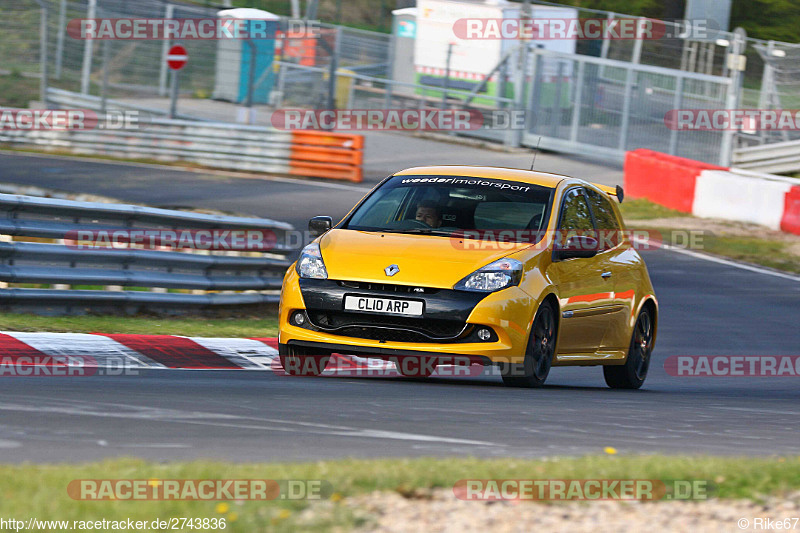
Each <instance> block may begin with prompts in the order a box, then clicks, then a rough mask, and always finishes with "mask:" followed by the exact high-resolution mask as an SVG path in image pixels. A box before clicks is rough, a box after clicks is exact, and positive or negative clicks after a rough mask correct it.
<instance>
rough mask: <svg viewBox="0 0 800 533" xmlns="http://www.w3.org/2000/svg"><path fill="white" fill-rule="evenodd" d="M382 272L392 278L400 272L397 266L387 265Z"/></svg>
mask: <svg viewBox="0 0 800 533" xmlns="http://www.w3.org/2000/svg"><path fill="white" fill-rule="evenodd" d="M383 271H384V272H386V275H387V276H389V277H392V276H394V275H395V274H397V273H398V272H400V267H399V266H397V265H389V266H388V267H386V268H384V269H383Z"/></svg>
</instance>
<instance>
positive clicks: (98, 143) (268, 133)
mask: <svg viewBox="0 0 800 533" xmlns="http://www.w3.org/2000/svg"><path fill="white" fill-rule="evenodd" d="M48 95H52V96H54V97H55V99H51V103H54V104H58V105H59V106H62V107H63V108H66V109H89V110H92V111H98V112H99V110H100V105H101V104H100V99H99V98H97V97H93V96H85V95H80V94H77V93H70V92H68V91H59V90H54V89H51V90H49V91H48ZM106 103H107V107H106V108H107V109H111V108H117V107H120V108H122V109H128V110H136V111H143V112H145V113H147V115H146V116H142V117H140V118H141V121H140V122H139V123H137V124H133V125H125V127H124V128H112V127H109V125H108V124H106V121H104V120H103V115H100V117H99V118H98V127H97V128H94V129H70V130H52V129H51V130H24V129H18V130H0V142H5V143H15V144H23V145H29V146H35V147H43V148H45V149H46V150H65V151H69V152H72V153H75V154H91V155H106V156H112V157H122V158H134V159H156V160H159V161H187V162H190V163H197V164H200V165H204V166H208V167H213V168H220V169H228V170H242V171H249V172H265V173H270V174H285V175H292V176H302V177H310V178H330V179H344V180H349V181H356V182H360V181H361V180H362V179H363V168H362V165H363V149H364V138H363V136H362V135H356V134H346V133H331V132H316V131H299V130H298V131H285V130H279V129H275V128H267V127H262V126H247V125H243V124H230V123H224V122H211V121H197V120H172V119H167V118H160V117H153V114H154V111H153V110H150V109H148V108H144V107H141V106H131V105H129V104H125V103H121V102H113V105H112V102H111V101H108V102H106Z"/></svg>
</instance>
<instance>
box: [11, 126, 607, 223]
mask: <svg viewBox="0 0 800 533" xmlns="http://www.w3.org/2000/svg"><path fill="white" fill-rule="evenodd" d="M366 148H367V152H366V154H365V169H366V171H365V174H366V177H365V180H364V183H362V184H350V183H345V182H338V181H333V180H300V179H290V178H277V179H265V178H256V179H254V178H237V177H231V176H230V173H224V172H223V173H215V172H187V171H183V170H176V169H172V168H170V167H165V166H152V165H127V164H120V163H110V162H95V161H87V160H85V159H75V158H64V157H41V156H31V155H24V154H15V153H12V152H7V151H0V183H15V184H20V185H34V186H39V187H45V188H49V189H54V190H59V191H65V192H81V193H92V194H97V195H100V196H108V197H111V198H116V199H119V200H121V201H124V202H131V203H145V204H150V205H153V206H157V207H199V208H214V209H222V210H227V211H232V212H237V213H242V214H248V215H253V216H260V217H267V218H273V219H276V220H283V221H286V222H289V223H291V224H294V225H295V227H297V228H300V229H305V228H306V226H307V224H308V218H310V217H311V216H314V215H330V216H332V217H333V218H334V219H335V220H338V219H340V218H341V217H343V216H344V215H345V214H347V212H348V211H349V210H350V208H352V207H353V205H355V203H356V202H357V201H358V200H359V199H360V198H361V197H362V196H364V195H365V194H366V193H367V192H368V191H369V190H370V189H371V188H372V187H373V186H374V185H375V184H376V183H378V182H379V181H380V180H381V179H383V178H384V177H386V176H388V175H389V174H392V173H394V172H397V171H398V170H402V169H404V168H408V167H412V166H418V165H431V164H470V165H473V164H474V165H493V166H509V167H516V168H530V162H531V158H532V155H531V153H528V152H523V153H505V152H497V151H493V150H481V149H479V148H476V147H473V146H464V145H459V144H453V143H446V142H437V141H435V140H431V139H421V138H416V137H412V136H409V135H402V134H391V133H370V134H369V136H368V138H367V142H366ZM426 154H428V155H426ZM536 168H537V169H538V170H542V171H546V172H556V173H560V174H567V175H572V176H575V177H579V178H584V179H588V180H591V181H596V182H599V183H604V184H607V185H615V184H622V169H621V168H620V167H617V166H613V165H605V164H597V163H591V162H588V161H584V160H582V159H576V158H572V157H566V156H561V155H556V154H544V153H542V154H539V155H538V156H537V159H536Z"/></svg>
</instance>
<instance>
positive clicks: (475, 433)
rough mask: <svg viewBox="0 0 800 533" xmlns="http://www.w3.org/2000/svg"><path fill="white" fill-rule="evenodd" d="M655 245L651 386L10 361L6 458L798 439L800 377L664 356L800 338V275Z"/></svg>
mask: <svg viewBox="0 0 800 533" xmlns="http://www.w3.org/2000/svg"><path fill="white" fill-rule="evenodd" d="M414 142H417V140H416V139H414ZM428 142H432V141H428ZM376 143H377V142H376ZM376 145H377V144H376ZM432 146H433V148H435V149H436V150H439V149H441V150H442V152H443V153H446V152H447V150H449V149H450V145H447V146H445V147H443V146H442V145H439V144H434V145H432ZM462 148H463V147H462ZM427 150H428V153H433V149H432V148H431V147H430V146H429V147H428V148H427ZM462 153H463V152H462ZM392 157H399V156H394V155H393V156H392ZM481 157H489V156H488V155H487V154H486V153H481ZM542 161H543V162H544V159H543V160H542ZM553 161H561V162H563V166H566V165H569V164H583V163H580V162H575V161H572V160H566V159H563V158H561V159H554V160H553ZM368 164H369V165H373V164H374V165H376V168H377V166H378V165H384V166H388V165H392V164H394V163H392V162H386V161H385V162H378V161H376V160H372V161H371V162H370V163H368ZM543 166H544V163H543ZM545 168H546V167H545ZM548 170H550V169H548ZM552 170H558V169H556V168H554V169H552ZM596 171H597V173H598V174H597V175H598V176H599V175H601V174H602V172H604V171H607V172H609V173H613V170H609V169H608V168H607V167H600V166H597V167H596ZM598 179H599V178H598ZM0 181H2V182H12V181H13V182H17V183H24V184H30V185H39V186H46V187H51V188H56V189H61V190H66V191H75V192H91V193H95V194H101V195H107V196H114V197H117V198H120V199H122V200H125V201H130V202H144V203H149V204H153V205H185V206H198V207H213V208H217V209H228V210H232V211H238V212H242V213H250V214H253V215H260V216H269V217H273V218H278V219H284V220H288V221H291V222H293V223H295V224H296V225H298V226H300V227H302V225H303V224H304V222H305V220H306V219H307V218H308V216H310V215H312V214H316V213H328V214H332V215H335V216H338V215H340V214H343V212H344V211H346V210H347V209H348V208H349V207H350V206H351V205H352V203H353V202H354V201H355V200H356V199H357V198H358V197H359V196H360V195H361V194H363V192H365V190H364V188H359V187H353V186H346V185H343V184H328V183H324V184H321V185H320V184H311V183H310V182H292V181H277V180H274V181H263V180H251V179H234V178H228V177H220V176H215V175H208V174H202V173H200V174H198V173H190V172H179V171H174V170H165V169H153V168H146V167H136V166H128V165H110V164H105V163H86V162H75V161H68V160H63V159H48V158H33V157H26V156H15V155H9V154H7V153H3V154H0ZM646 259H647V261H648V264H649V267H650V272H651V275H652V278H653V282H654V284H655V286H656V291H657V294H658V296H659V299H660V303H661V309H662V315H661V323H660V331H659V340H658V344H657V347H656V351H655V359H654V362H653V365H652V369H651V375H650V377H649V378H648V382H647V384H646V388H645V390H641V391H632V392H628V391H612V390H610V389H607V388H606V387H605V385H604V383H603V380H602V372H601V370H600V369H598V368H585V369H581V368H574V369H554V370H553V372H552V374H551V378H550V380H549V381H548V386H546V387H544V388H543V389H541V390H516V389H508V388H505V387H503V386H502V384H501V382H500V380H499V378H494V377H487V378H471V379H454V378H438V379H432V380H430V381H427V382H423V381H414V380H408V379H403V378H397V379H378V378H340V377H330V378H327V377H326V378H289V377H281V376H277V375H273V374H272V373H269V372H225V371H218V372H187V371H166V370H164V371H150V372H149V373H146V374H142V375H140V376H129V377H118V378H111V377H105V378H100V377H95V378H0V448H2V455H0V460H1V461H7V462H19V461H23V460H29V461H40V462H41V461H79V460H91V459H97V458H99V457H104V456H120V455H124V456H128V455H134V456H141V457H149V458H154V459H188V458H194V457H215V458H221V459H222V458H224V459H230V460H236V461H253V460H284V459H298V460H299V459H320V458H332V457H343V456H351V457H375V456H410V455H449V454H454V455H463V454H471V455H476V456H481V457H489V456H542V455H556V454H559V455H562V454H581V453H595V452H600V451H601V450H602V448H603V447H604V446H614V447H616V448H617V449H619V450H620V451H621V452H622V453H648V452H655V451H663V452H668V453H722V454H773V453H782V454H788V453H798V447H799V446H800V445H798V442H800V441H798V438H797V436H798V431H797V427H798V426H799V425H800V409H798V407H797V406H798V400H799V399H800V392H798V387H797V383H798V381H797V378H790V377H784V378H759V379H755V378H713V379H712V378H674V377H670V376H668V375H667V374H666V373H665V371H664V370H663V362H664V359H665V358H666V357H667V356H670V355H703V354H747V355H750V354H753V355H755V354H769V355H778V354H787V355H800V329H799V328H798V327H797V324H798V318H799V317H800V282H798V281H795V280H790V279H783V278H778V277H773V276H770V275H767V274H763V273H758V272H750V271H746V270H741V269H737V268H734V267H731V266H726V265H722V264H718V263H712V262H708V261H703V260H700V259H697V258H694V257H689V256H686V255H682V254H678V253H676V252H673V251H666V250H660V251H652V252H647V253H646ZM0 329H2V324H0Z"/></svg>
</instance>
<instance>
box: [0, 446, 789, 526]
mask: <svg viewBox="0 0 800 533" xmlns="http://www.w3.org/2000/svg"><path fill="white" fill-rule="evenodd" d="M76 479H195V480H196V479H272V480H288V479H295V480H322V481H324V482H327V483H329V484H330V490H329V493H330V496H331V498H330V500H328V501H329V502H330V503H321V502H319V501H313V502H312V501H289V500H281V499H276V500H274V501H266V502H263V501H262V502H220V501H205V502H190V501H167V502H165V501H160V502H154V501H99V502H98V501H79V500H73V499H71V498H70V497H69V496H68V495H67V492H66V489H67V485H68V484H69V482H70V481H72V480H76ZM460 479H656V480H663V481H670V480H690V481H692V480H705V481H708V482H709V483H710V485H709V486H710V487H711V496H712V497H718V498H724V499H728V498H737V499H738V498H747V499H754V500H761V499H763V498H764V497H765V496H767V495H781V494H784V493H788V492H790V491H794V490H797V489H798V488H800V458H798V457H787V458H780V457H771V458H713V457H691V458H682V457H664V456H630V457H621V456H611V455H605V456H589V457H581V458H570V459H563V458H554V459H549V460H527V459H526V460H518V459H492V460H484V459H475V458H466V459H457V458H448V459H430V458H423V459H385V460H340V461H324V462H315V463H303V464H241V463H238V464H232V463H222V462H209V461H196V462H189V463H168V464H161V463H154V462H146V461H142V460H134V459H116V460H105V461H100V462H94V463H88V464H72V465H30V464H25V465H9V466H0V495H2V498H0V516H2V517H3V518H5V519H9V518H14V519H17V520H26V519H27V518H28V517H36V518H38V519H40V520H69V521H72V520H102V519H106V520H122V519H127V518H131V519H132V520H134V521H135V520H147V521H152V520H153V519H155V518H159V519H162V520H166V519H169V518H171V517H191V518H214V517H216V518H226V520H227V521H228V528H227V530H229V531H248V532H249V531H264V530H274V531H296V530H304V531H307V530H311V531H315V530H316V531H323V530H329V529H330V528H332V527H339V528H342V529H343V530H349V529H352V528H353V527H357V526H363V525H366V526H367V527H368V526H369V524H368V522H366V523H365V519H364V518H359V517H358V516H356V515H355V514H354V513H353V512H352V511H351V510H349V508H347V507H346V506H344V505H342V500H343V499H346V498H347V497H349V496H354V495H358V494H365V493H369V492H372V491H375V490H380V491H395V492H399V493H400V494H403V495H406V496H413V497H424V494H425V491H426V490H427V489H435V488H440V489H444V490H445V491H447V490H449V489H451V488H452V486H453V484H454V483H455V482H456V481H458V480H460ZM531 505H534V504H532V503H531ZM652 505H658V504H657V503H654V504H652ZM317 506H324V508H322V509H319V508H317V509H314V510H313V512H312V513H311V518H309V516H302V515H301V512H302V511H303V510H304V509H306V508H308V507H317Z"/></svg>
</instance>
